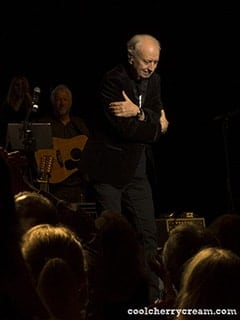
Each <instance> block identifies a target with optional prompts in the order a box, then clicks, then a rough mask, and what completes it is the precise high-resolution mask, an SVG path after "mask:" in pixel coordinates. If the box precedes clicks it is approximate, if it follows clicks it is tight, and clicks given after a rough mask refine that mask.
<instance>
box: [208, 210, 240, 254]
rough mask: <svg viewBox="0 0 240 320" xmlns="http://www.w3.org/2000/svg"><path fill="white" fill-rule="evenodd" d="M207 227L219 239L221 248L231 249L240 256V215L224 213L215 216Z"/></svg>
mask: <svg viewBox="0 0 240 320" xmlns="http://www.w3.org/2000/svg"><path fill="white" fill-rule="evenodd" d="M207 229H208V230H209V231H210V232H211V233H212V234H213V236H215V237H216V239H217V240H218V241H219V245H220V247H221V248H224V249H229V250H232V251H233V252H235V253H236V254H238V255H239V256H240V215H239V214H223V215H220V216H218V217H217V218H215V220H213V221H212V222H211V224H210V225H209V226H208V227H207Z"/></svg>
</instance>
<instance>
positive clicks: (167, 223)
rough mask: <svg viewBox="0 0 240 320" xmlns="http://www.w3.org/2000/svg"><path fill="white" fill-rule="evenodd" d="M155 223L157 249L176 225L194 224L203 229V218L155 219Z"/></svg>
mask: <svg viewBox="0 0 240 320" xmlns="http://www.w3.org/2000/svg"><path fill="white" fill-rule="evenodd" d="M156 223H157V244H158V247H162V246H163V245H164V243H165V241H166V240H167V239H168V236H169V232H170V231H171V230H172V229H174V228H175V227H176V226H177V225H179V224H183V223H194V224H197V225H199V226H200V227H201V228H205V219H204V218H159V219H156Z"/></svg>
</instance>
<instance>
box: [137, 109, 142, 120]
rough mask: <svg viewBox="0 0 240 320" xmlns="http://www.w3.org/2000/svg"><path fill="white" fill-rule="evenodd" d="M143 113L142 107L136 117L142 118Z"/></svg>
mask: <svg viewBox="0 0 240 320" xmlns="http://www.w3.org/2000/svg"><path fill="white" fill-rule="evenodd" d="M142 115H143V109H142V108H139V110H138V113H137V115H136V117H137V118H138V119H140V118H141V117H142Z"/></svg>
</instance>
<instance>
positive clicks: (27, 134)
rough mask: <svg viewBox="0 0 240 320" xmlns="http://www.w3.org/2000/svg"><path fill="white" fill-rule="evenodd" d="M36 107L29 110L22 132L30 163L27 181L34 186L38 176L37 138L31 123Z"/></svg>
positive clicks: (26, 154) (25, 151)
mask: <svg viewBox="0 0 240 320" xmlns="http://www.w3.org/2000/svg"><path fill="white" fill-rule="evenodd" d="M36 110H37V108H36V105H33V106H32V108H29V110H28V112H27V114H26V117H25V119H24V121H23V125H22V132H21V135H22V136H23V146H24V153H25V156H26V158H27V161H28V164H29V166H28V172H27V179H28V180H29V182H30V183H31V184H33V177H34V176H35V175H36V170H37V169H36V168H37V166H36V160H35V151H36V138H35V137H34V135H33V132H32V123H31V122H30V117H31V114H32V112H34V111H36Z"/></svg>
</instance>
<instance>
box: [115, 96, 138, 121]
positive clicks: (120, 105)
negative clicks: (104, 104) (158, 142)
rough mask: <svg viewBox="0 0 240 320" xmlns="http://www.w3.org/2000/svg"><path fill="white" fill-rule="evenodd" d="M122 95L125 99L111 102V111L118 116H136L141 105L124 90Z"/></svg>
mask: <svg viewBox="0 0 240 320" xmlns="http://www.w3.org/2000/svg"><path fill="white" fill-rule="evenodd" d="M122 95H123V98H124V100H122V101H114V102H111V103H110V104H109V110H110V112H111V113H112V114H113V115H114V116H116V117H124V118H129V117H136V115H137V113H138V111H139V107H138V106H137V105H136V104H134V103H133V102H132V101H131V100H130V99H129V98H128V96H127V95H126V93H125V91H124V90H123V91H122Z"/></svg>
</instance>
